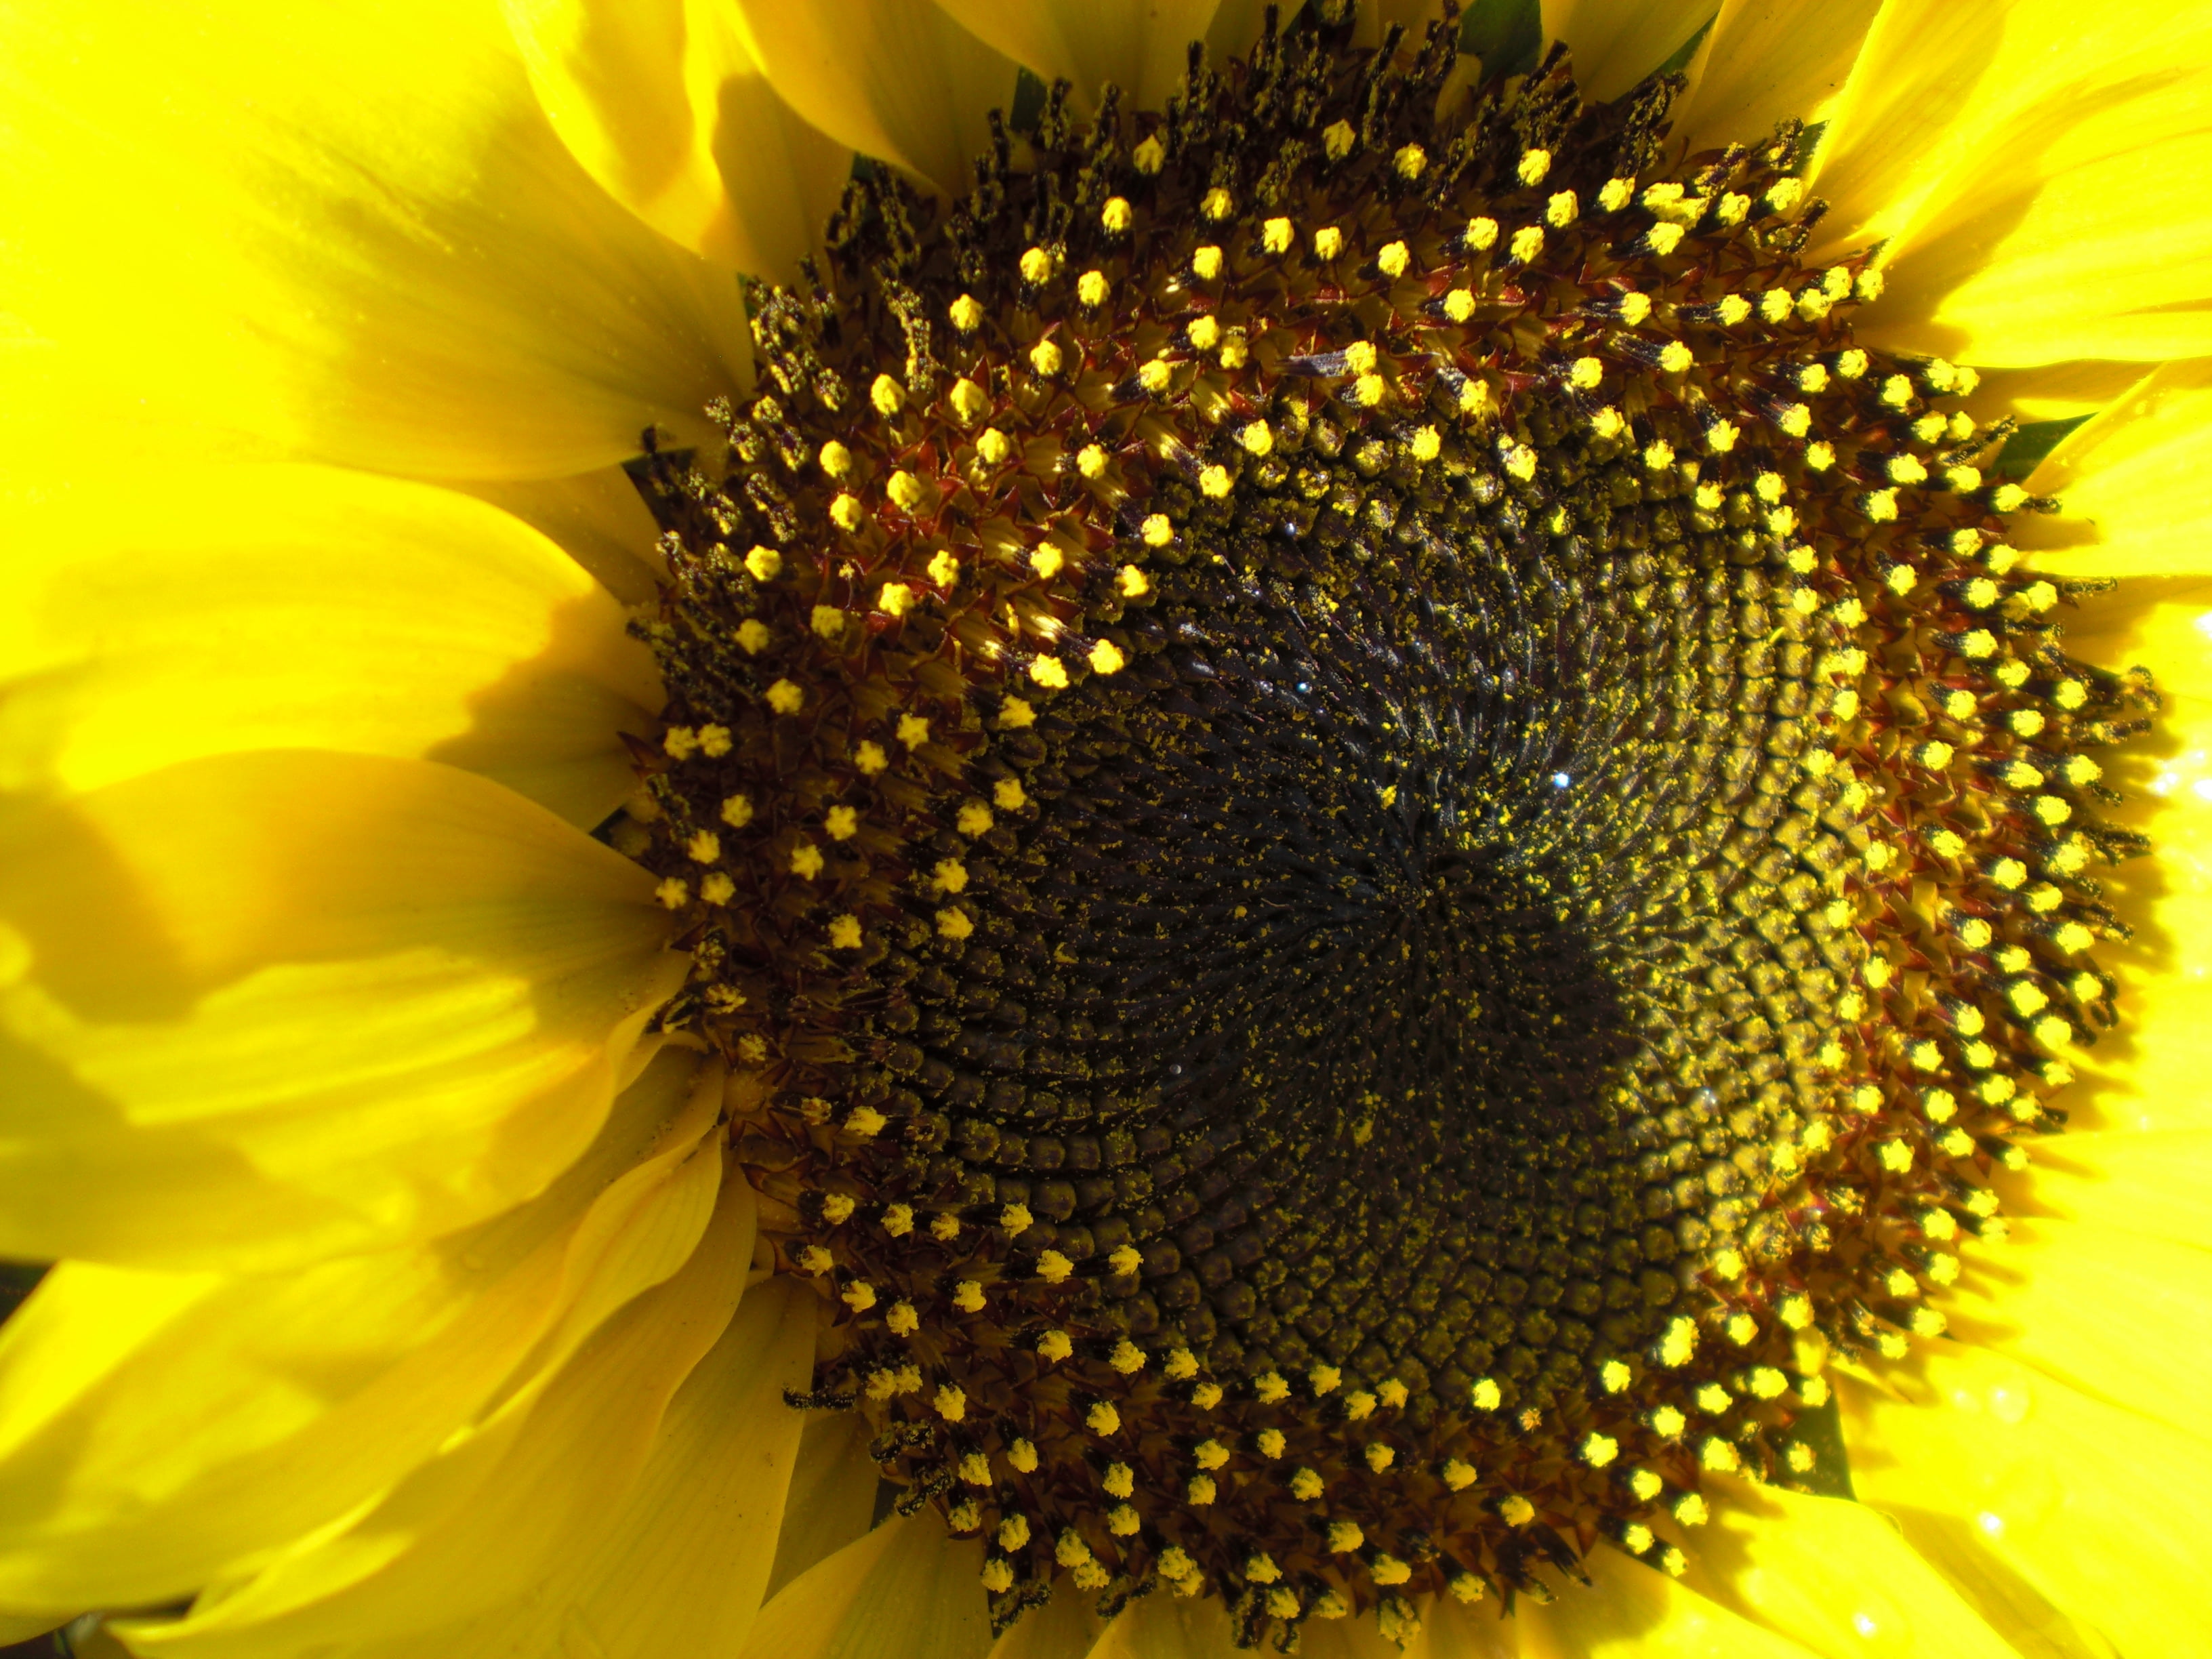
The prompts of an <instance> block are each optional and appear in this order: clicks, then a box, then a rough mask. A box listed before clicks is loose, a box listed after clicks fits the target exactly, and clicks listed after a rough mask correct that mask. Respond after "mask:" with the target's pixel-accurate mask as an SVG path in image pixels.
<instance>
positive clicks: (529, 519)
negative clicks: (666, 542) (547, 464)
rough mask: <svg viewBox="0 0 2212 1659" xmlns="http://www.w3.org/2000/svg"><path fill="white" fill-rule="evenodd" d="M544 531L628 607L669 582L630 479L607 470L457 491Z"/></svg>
mask: <svg viewBox="0 0 2212 1659" xmlns="http://www.w3.org/2000/svg"><path fill="white" fill-rule="evenodd" d="M454 488H456V489H465V490H466V491H468V493H469V494H470V495H476V496H479V497H481V498H482V499H483V500H484V501H489V502H490V503H491V504H492V505H493V506H495V507H500V508H501V509H502V510H504V511H506V512H507V513H513V515H514V516H515V517H516V518H518V519H520V520H522V521H523V523H525V524H526V525H529V526H532V528H533V529H537V530H539V531H542V532H544V533H545V534H546V535H548V536H550V537H551V538H553V539H554V540H555V541H556V542H557V543H559V544H560V545H561V550H562V552H564V553H566V554H567V555H568V556H569V557H570V558H572V559H574V561H575V562H577V563H578V564H580V565H581V566H583V567H584V568H585V569H586V570H588V571H590V572H591V573H592V575H593V576H594V577H595V578H597V579H598V580H599V585H600V586H602V587H604V588H605V589H606V590H607V592H610V593H611V594H613V595H614V596H615V597H616V598H617V599H620V600H621V601H622V602H623V604H624V605H644V604H647V603H649V602H650V601H651V600H652V599H653V584H654V583H655V582H656V581H661V580H666V579H667V565H666V562H665V561H664V560H663V559H662V558H661V556H660V555H659V551H658V550H656V548H655V546H654V543H655V541H656V540H657V538H658V537H659V526H656V525H655V524H654V523H653V514H652V513H649V512H647V510H646V506H645V502H644V501H643V500H642V499H641V497H640V496H639V495H638V493H637V486H636V485H635V484H633V483H631V482H630V479H629V474H628V473H627V472H625V471H623V470H622V468H620V467H618V466H603V467H600V468H599V469H597V470H596V471H591V472H579V473H576V474H574V475H573V476H571V477H564V478H513V479H501V480H496V481H494V482H491V483H458V484H456V485H455V486H454Z"/></svg>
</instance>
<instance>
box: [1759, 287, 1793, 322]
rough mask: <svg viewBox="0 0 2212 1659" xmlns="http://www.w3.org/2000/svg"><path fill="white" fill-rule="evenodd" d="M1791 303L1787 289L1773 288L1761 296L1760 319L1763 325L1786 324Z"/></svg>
mask: <svg viewBox="0 0 2212 1659" xmlns="http://www.w3.org/2000/svg"><path fill="white" fill-rule="evenodd" d="M1792 303H1793V302H1792V301H1791V300H1790V295H1789V291H1788V290H1787V289H1778V288H1771V289H1767V290H1766V292H1765V293H1764V294H1762V295H1759V321H1761V322H1763V323H1780V322H1786V321H1787V320H1788V319H1789V317H1790V306H1791V304H1792Z"/></svg>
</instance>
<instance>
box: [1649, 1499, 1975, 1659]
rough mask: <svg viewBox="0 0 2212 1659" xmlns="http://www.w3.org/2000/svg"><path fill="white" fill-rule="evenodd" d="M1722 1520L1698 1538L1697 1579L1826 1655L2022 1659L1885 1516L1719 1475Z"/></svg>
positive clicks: (1693, 1542) (1693, 1569)
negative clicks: (2015, 1655) (2019, 1658)
mask: <svg viewBox="0 0 2212 1659" xmlns="http://www.w3.org/2000/svg"><path fill="white" fill-rule="evenodd" d="M1711 1486H1712V1489H1713V1492H1714V1493H1715V1495H1716V1496H1717V1498H1720V1499H1722V1500H1723V1501H1721V1502H1718V1503H1716V1504H1714V1505H1713V1519H1712V1522H1711V1524H1710V1525H1709V1526H1707V1527H1705V1528H1702V1529H1701V1530H1699V1532H1698V1533H1697V1534H1695V1535H1694V1536H1693V1537H1692V1538H1691V1539H1690V1540H1688V1541H1687V1543H1688V1549H1687V1552H1686V1553H1688V1555H1689V1557H1690V1562H1691V1566H1690V1571H1689V1573H1688V1574H1687V1576H1686V1582H1687V1583H1689V1584H1691V1585H1692V1586H1693V1587H1694V1588H1696V1589H1701V1590H1703V1591H1704V1592H1705V1594H1706V1595H1710V1596H1711V1597H1712V1598H1713V1599H1714V1600H1715V1601H1719V1602H1722V1603H1723V1604H1725V1605H1727V1606H1729V1607H1734V1608H1735V1610H1736V1611H1737V1612H1739V1613H1742V1614H1743V1615H1744V1616H1745V1617H1746V1618H1747V1619H1753V1620H1757V1621H1758V1622H1759V1623H1760V1624H1762V1625H1765V1626H1766V1627H1767V1628H1768V1629H1770V1630H1775V1631H1779V1632H1783V1633H1784V1634H1785V1635H1787V1636H1789V1637H1790V1638H1791V1639H1793V1640H1795V1641H1796V1642H1799V1643H1802V1644H1803V1645H1804V1646H1806V1647H1808V1648H1809V1649H1811V1650H1813V1651H1814V1653H1817V1654H1820V1655H1821V1656H1822V1659H1845V1656H1847V1655H1848V1656H1857V1655H1860V1654H1866V1655H1869V1656H1871V1655H1882V1656H1890V1655H1898V1656H1904V1655H1911V1656H1914V1659H1920V1656H1925V1659H2014V1656H2013V1650H2012V1648H2011V1646H2010V1645H2009V1644H2008V1643H2006V1642H2005V1640H2004V1639H2003V1638H2002V1637H2000V1636H1999V1635H1998V1634H1997V1633H1996V1632H1995V1631H1993V1630H1991V1629H1990V1627H1989V1626H1988V1625H1987V1624H1985V1623H1984V1621H1983V1620H1982V1618H1981V1616H1980V1615H1979V1614H1978V1613H1976V1612H1975V1611H1974V1610H1973V1608H1972V1607H1969V1606H1968V1605H1967V1604H1966V1602H1965V1601H1962V1600H1961V1599H1960V1595H1959V1594H1958V1592H1957V1591H1956V1590H1954V1589H1952V1588H1951V1586H1950V1585H1948V1583H1945V1582H1944V1580H1943V1577H1942V1574H1940V1573H1938V1572H1937V1571H1936V1570H1935V1569H1934V1568H1933V1567H1931V1566H1929V1565H1928V1563H1927V1562H1925V1561H1923V1560H1922V1559H1920V1557H1919V1556H1917V1555H1916V1554H1915V1553H1913V1551H1912V1549H1911V1547H1910V1546H1909V1545H1907V1544H1906V1543H1905V1541H1903V1540H1902V1539H1900V1538H1899V1536H1898V1535H1897V1533H1896V1531H1895V1530H1894V1529H1893V1528H1891V1527H1890V1526H1889V1525H1888V1523H1887V1522H1885V1521H1883V1519H1882V1518H1881V1516H1879V1515H1877V1514H1876V1513H1875V1511H1874V1510H1870V1509H1868V1508H1866V1507H1865V1506H1864V1505H1863V1504H1853V1503H1848V1502H1846V1501H1844V1499H1842V1498H1814V1497H1810V1496H1807V1495H1805V1494H1802V1493H1798V1492H1785V1491H1783V1490H1782V1489H1781V1488H1779V1487H1774V1486H1753V1484H1752V1483H1751V1482H1750V1481H1748V1480H1732V1479H1729V1478H1728V1477H1726V1476H1721V1477H1717V1478H1714V1479H1713V1480H1712V1482H1711Z"/></svg>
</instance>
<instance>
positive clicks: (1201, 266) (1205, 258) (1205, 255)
mask: <svg viewBox="0 0 2212 1659" xmlns="http://www.w3.org/2000/svg"><path fill="white" fill-rule="evenodd" d="M1221 263H1222V255H1221V250H1220V248H1219V247H1218V246H1215V245H1214V244H1212V243H1211V242H1209V243H1207V244H1206V246H1204V247H1201V248H1196V249H1194V250H1193V251H1192V252H1191V256H1190V269H1191V274H1192V275H1194V276H1196V277H1197V278H1198V280H1199V281H1200V282H1201V283H1211V282H1212V281H1214V280H1216V279H1217V278H1218V277H1219V276H1220V275H1221Z"/></svg>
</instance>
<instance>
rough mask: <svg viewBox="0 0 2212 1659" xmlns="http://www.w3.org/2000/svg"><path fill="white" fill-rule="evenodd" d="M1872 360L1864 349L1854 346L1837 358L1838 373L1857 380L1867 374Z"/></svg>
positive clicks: (1848, 378) (1846, 378) (1847, 378)
mask: <svg viewBox="0 0 2212 1659" xmlns="http://www.w3.org/2000/svg"><path fill="white" fill-rule="evenodd" d="M1872 362H1873V360H1872V359H1871V358H1869V356H1867V355H1866V353H1865V352H1864V351H1863V350H1861V349H1859V348H1858V347H1857V346H1853V347H1852V348H1851V349H1850V350H1848V351H1846V352H1844V353H1843V354H1842V355H1841V356H1838V358H1837V359H1836V373H1837V374H1840V375H1842V376H1843V377H1844V379H1845V380H1858V379H1860V378H1862V377H1863V375H1864V374H1866V372H1867V370H1868V368H1869V367H1871V365H1872Z"/></svg>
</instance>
